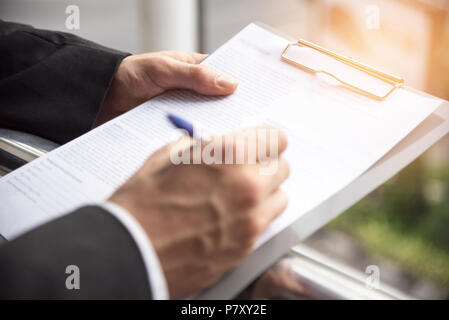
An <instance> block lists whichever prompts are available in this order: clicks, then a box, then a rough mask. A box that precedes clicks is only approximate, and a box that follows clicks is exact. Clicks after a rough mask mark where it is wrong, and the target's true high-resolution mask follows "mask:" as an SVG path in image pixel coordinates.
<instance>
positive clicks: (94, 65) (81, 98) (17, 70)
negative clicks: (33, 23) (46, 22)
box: [0, 20, 127, 144]
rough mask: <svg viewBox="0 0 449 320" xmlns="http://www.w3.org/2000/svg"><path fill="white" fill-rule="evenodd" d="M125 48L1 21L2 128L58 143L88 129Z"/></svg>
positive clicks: (0, 80) (0, 93)
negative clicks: (115, 48)
mask: <svg viewBox="0 0 449 320" xmlns="http://www.w3.org/2000/svg"><path fill="white" fill-rule="evenodd" d="M126 55H127V54H126V53H122V52H119V51H115V50H112V49H109V48H105V47H103V46H100V45H98V44H95V43H93V42H90V41H87V40H84V39H81V38H79V37H77V36H75V35H72V34H68V33H63V32H54V31H47V30H39V29H34V28H32V27H30V26H27V25H23V24H18V23H10V22H5V21H2V20H0V61H1V63H0V127H1V128H7V129H14V130H19V131H24V132H28V133H32V134H35V135H38V136H41V137H43V138H47V139H49V140H52V141H54V142H57V143H59V144H63V143H65V142H67V141H69V140H71V139H74V138H76V137H78V136H80V135H82V134H83V133H85V132H87V131H88V130H90V129H91V127H92V124H93V123H94V121H95V119H96V116H97V113H98V111H99V108H100V106H101V104H102V102H103V99H104V97H105V94H106V92H107V90H108V88H109V85H110V82H111V80H112V78H113V76H114V74H115V71H116V69H117V67H118V66H119V64H120V62H121V60H122V59H123V58H124V57H125V56H126Z"/></svg>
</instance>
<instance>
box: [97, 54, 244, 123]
mask: <svg viewBox="0 0 449 320" xmlns="http://www.w3.org/2000/svg"><path fill="white" fill-rule="evenodd" d="M206 57H207V55H205V54H200V53H187V52H176V51H163V52H154V53H145V54H138V55H132V56H128V57H126V58H125V59H123V61H122V62H121V64H120V66H119V68H118V70H117V72H116V74H115V76H114V79H113V80H112V83H111V86H110V88H109V91H108V93H107V95H106V97H105V100H104V102H103V105H102V106H101V109H100V112H99V114H98V117H97V120H96V122H95V125H94V126H98V125H100V124H102V123H104V122H106V121H109V120H111V119H112V118H114V117H116V116H118V115H120V114H122V113H124V112H126V111H128V110H130V109H132V108H134V107H135V106H137V105H139V104H141V103H142V102H145V101H147V100H149V99H151V98H152V97H154V96H156V95H158V94H161V93H162V92H164V91H166V90H169V89H175V88H179V89H190V90H194V91H196V92H198V93H200V94H204V95H228V94H231V93H232V92H234V91H235V89H236V88H237V84H238V83H237V81H236V80H235V79H233V78H230V77H228V76H225V75H222V74H219V73H217V72H215V71H213V70H212V69H211V68H209V67H207V66H204V65H200V64H199V63H200V62H201V61H202V60H203V59H204V58H206Z"/></svg>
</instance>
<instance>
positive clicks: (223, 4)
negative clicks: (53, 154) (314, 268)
mask: <svg viewBox="0 0 449 320" xmlns="http://www.w3.org/2000/svg"><path fill="white" fill-rule="evenodd" d="M69 5H77V6H78V8H79V10H80V12H79V13H80V25H79V27H80V28H79V29H71V30H68V29H67V27H66V19H67V16H68V14H66V8H67V6H69ZM0 19H3V20H10V21H16V22H23V23H27V24H31V25H33V26H35V27H39V28H46V29H53V30H61V31H66V32H72V33H75V34H78V35H80V36H82V37H85V38H87V39H90V40H92V41H96V42H99V43H101V44H103V45H106V46H110V47H113V48H117V49H120V50H123V51H127V52H131V53H141V52H146V51H157V50H187V51H201V52H206V53H210V52H213V51H214V50H215V49H216V48H217V47H219V46H220V45H221V44H223V43H224V42H225V41H226V40H227V39H229V38H230V37H231V36H232V35H234V34H235V33H236V32H238V31H239V30H240V29H242V28H243V27H244V26H245V25H247V24H248V23H250V22H253V21H261V22H264V23H266V24H268V25H271V26H273V27H275V28H277V29H279V30H280V31H282V32H284V33H286V34H288V35H290V36H292V37H295V38H304V39H307V40H309V41H312V42H315V43H318V44H321V45H323V46H325V47H328V48H330V49H334V50H335V51H337V52H340V53H343V54H347V55H349V56H351V57H353V58H356V59H358V60H361V61H363V62H365V63H367V64H371V65H373V66H376V67H378V68H381V69H383V70H385V71H388V72H390V73H392V74H396V75H400V76H403V77H404V78H405V80H406V85H408V86H411V87H414V88H417V89H420V90H423V91H425V92H428V93H430V94H433V95H436V96H439V97H441V98H444V99H447V100H449V1H448V0H128V1H120V0H95V1H93V0H70V1H66V0H0ZM306 244H307V245H309V246H311V247H313V248H315V249H317V250H319V251H320V252H322V253H325V254H327V255H329V256H330V257H332V258H334V259H338V260H339V261H341V262H343V263H345V264H348V265H351V266H353V267H355V268H358V269H360V270H362V272H363V271H364V270H365V267H366V266H367V265H373V264H374V265H378V266H379V268H380V272H381V281H383V282H387V283H389V284H391V285H393V286H395V287H397V288H398V289H400V290H402V291H403V292H406V293H407V294H409V295H412V296H414V297H417V298H433V299H449V137H446V138H444V139H443V140H441V141H440V142H439V143H438V144H436V145H435V146H433V147H432V148H431V149H429V150H428V151H427V152H426V153H425V154H424V155H422V156H421V157H420V158H418V159H417V160H416V161H415V162H414V163H412V164H411V165H410V166H408V167H407V168H406V169H404V170H403V171H402V172H400V173H399V174H398V175H397V176H395V177H394V178H393V179H391V180H390V181H389V182H388V183H386V184H385V185H384V186H382V187H380V188H379V189H378V190H375V191H374V192H372V194H370V195H369V196H368V197H366V198H365V199H364V200H362V201H360V202H359V203H357V204H356V205H354V206H353V207H352V208H351V209H349V210H348V211H347V212H345V213H343V214H342V215H341V216H340V217H339V218H337V219H336V220H334V221H332V222H331V223H330V224H329V225H328V226H326V227H324V228H323V229H321V230H320V231H318V232H317V233H315V234H314V235H313V236H312V237H311V238H309V239H308V240H307V241H306Z"/></svg>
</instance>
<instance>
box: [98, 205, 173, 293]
mask: <svg viewBox="0 0 449 320" xmlns="http://www.w3.org/2000/svg"><path fill="white" fill-rule="evenodd" d="M99 205H100V206H101V207H102V208H103V209H105V210H107V211H108V212H109V213H111V214H112V215H113V216H114V217H116V218H117V219H118V220H119V221H120V222H121V223H122V224H123V225H124V226H125V228H126V229H127V230H128V231H129V233H130V234H131V236H132V237H133V239H134V242H135V243H136V245H137V247H138V248H139V251H140V254H141V256H142V258H143V262H144V265H145V268H146V271H147V275H148V280H149V284H150V288H151V292H152V294H153V299H154V300H167V299H168V298H169V296H168V288H167V282H166V280H165V276H164V272H163V271H162V267H161V264H160V263H159V259H158V257H157V254H156V252H155V251H154V248H153V246H152V244H151V241H150V239H149V238H148V236H147V234H146V233H145V231H144V230H143V229H142V227H141V225H140V224H139V222H138V221H137V220H136V219H135V218H134V217H133V216H132V215H131V214H130V213H129V212H128V211H126V210H125V209H123V208H122V207H120V206H119V205H117V204H115V203H112V202H104V203H100V204H99Z"/></svg>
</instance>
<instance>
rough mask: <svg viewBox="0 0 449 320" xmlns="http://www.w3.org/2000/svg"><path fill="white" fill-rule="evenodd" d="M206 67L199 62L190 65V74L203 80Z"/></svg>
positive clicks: (198, 79)
mask: <svg viewBox="0 0 449 320" xmlns="http://www.w3.org/2000/svg"><path fill="white" fill-rule="evenodd" d="M206 71H207V70H206V67H205V66H203V65H199V64H191V65H190V74H191V76H192V78H194V79H196V80H197V81H200V80H203V79H204V78H205V76H206Z"/></svg>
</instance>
